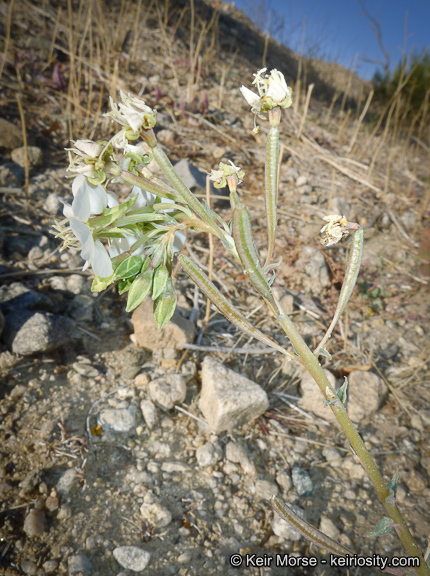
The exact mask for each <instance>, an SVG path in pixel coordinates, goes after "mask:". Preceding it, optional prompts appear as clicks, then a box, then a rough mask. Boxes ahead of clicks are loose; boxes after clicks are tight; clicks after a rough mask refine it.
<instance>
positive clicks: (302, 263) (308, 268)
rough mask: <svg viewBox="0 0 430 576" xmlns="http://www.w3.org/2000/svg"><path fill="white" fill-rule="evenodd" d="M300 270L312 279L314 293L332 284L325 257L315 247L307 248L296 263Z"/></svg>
mask: <svg viewBox="0 0 430 576" xmlns="http://www.w3.org/2000/svg"><path fill="white" fill-rule="evenodd" d="M296 267H297V268H298V269H303V270H304V271H305V272H306V274H307V275H308V276H309V277H310V278H312V281H313V285H312V291H313V292H317V293H318V292H319V291H320V290H321V288H323V287H324V286H328V285H329V284H330V278H329V275H328V271H327V265H326V262H325V258H324V255H323V254H321V252H320V251H319V250H317V249H316V248H315V247H314V246H305V247H304V248H303V250H302V254H301V256H300V258H299V259H298V260H297V262H296Z"/></svg>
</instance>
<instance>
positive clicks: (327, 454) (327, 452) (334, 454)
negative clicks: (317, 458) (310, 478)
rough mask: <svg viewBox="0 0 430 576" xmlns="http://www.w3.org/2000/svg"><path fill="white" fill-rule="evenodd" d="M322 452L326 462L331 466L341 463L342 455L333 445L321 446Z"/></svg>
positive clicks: (335, 466)
mask: <svg viewBox="0 0 430 576" xmlns="http://www.w3.org/2000/svg"><path fill="white" fill-rule="evenodd" d="M322 454H323V456H324V458H325V459H326V460H327V462H328V463H329V464H330V466H332V467H333V468H337V467H338V466H340V465H341V464H342V455H341V453H340V452H339V450H337V449H336V448H333V447H326V448H323V451H322Z"/></svg>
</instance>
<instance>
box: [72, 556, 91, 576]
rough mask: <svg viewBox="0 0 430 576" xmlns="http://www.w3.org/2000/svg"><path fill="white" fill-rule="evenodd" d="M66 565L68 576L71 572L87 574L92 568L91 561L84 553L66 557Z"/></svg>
mask: <svg viewBox="0 0 430 576" xmlns="http://www.w3.org/2000/svg"><path fill="white" fill-rule="evenodd" d="M67 567H68V570H69V574H70V576H72V574H82V575H83V576H89V575H90V574H91V568H92V566H91V562H90V561H89V559H88V558H87V557H86V556H85V554H74V555H73V556H69V557H68V559H67Z"/></svg>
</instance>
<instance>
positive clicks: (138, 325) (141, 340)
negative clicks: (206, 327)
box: [131, 299, 195, 351]
mask: <svg viewBox="0 0 430 576" xmlns="http://www.w3.org/2000/svg"><path fill="white" fill-rule="evenodd" d="M152 308H153V304H152V300H151V299H147V300H145V301H144V302H143V303H142V304H141V305H140V306H139V307H138V308H136V310H135V311H134V312H133V314H132V317H131V322H132V324H133V328H134V336H135V338H136V344H137V345H138V346H140V347H141V348H147V349H149V350H152V351H154V350H162V349H164V348H176V345H177V344H183V343H185V342H193V340H194V337H195V327H194V324H193V323H192V322H190V321H189V320H187V319H186V318H184V317H183V316H181V314H180V313H179V312H178V311H177V310H175V313H174V314H173V316H172V318H171V319H170V322H168V323H167V324H166V326H165V327H164V328H163V330H161V331H160V330H158V329H157V325H156V323H155V320H154V315H153V313H152Z"/></svg>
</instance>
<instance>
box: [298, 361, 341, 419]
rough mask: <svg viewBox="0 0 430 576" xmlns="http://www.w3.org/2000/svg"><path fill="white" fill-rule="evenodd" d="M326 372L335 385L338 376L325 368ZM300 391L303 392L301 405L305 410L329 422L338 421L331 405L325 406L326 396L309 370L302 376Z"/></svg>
mask: <svg viewBox="0 0 430 576" xmlns="http://www.w3.org/2000/svg"><path fill="white" fill-rule="evenodd" d="M324 372H325V375H326V376H327V378H328V380H329V382H330V384H331V385H332V386H333V387H335V386H336V378H335V377H334V376H333V374H332V373H331V372H329V371H328V370H324ZM300 391H301V394H302V399H301V402H300V407H301V408H302V409H303V410H305V411H306V412H312V414H315V416H318V418H323V419H324V420H327V421H329V422H337V420H336V418H335V417H334V414H333V412H332V411H331V409H330V407H329V406H324V397H323V395H322V394H321V392H320V389H319V388H318V385H317V383H316V382H315V380H314V379H313V378H312V376H311V375H310V374H309V372H308V371H306V372H305V373H304V374H303V376H302V380H301V382H300Z"/></svg>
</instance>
